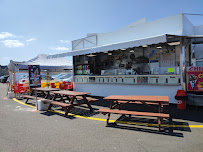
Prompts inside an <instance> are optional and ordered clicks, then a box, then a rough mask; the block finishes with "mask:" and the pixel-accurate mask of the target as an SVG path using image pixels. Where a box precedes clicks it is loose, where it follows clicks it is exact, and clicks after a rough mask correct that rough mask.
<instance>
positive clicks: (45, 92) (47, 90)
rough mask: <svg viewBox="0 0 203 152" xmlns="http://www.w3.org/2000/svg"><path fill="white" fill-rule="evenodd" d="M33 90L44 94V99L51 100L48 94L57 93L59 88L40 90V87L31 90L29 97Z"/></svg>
mask: <svg viewBox="0 0 203 152" xmlns="http://www.w3.org/2000/svg"><path fill="white" fill-rule="evenodd" d="M35 90H36V91H40V92H42V94H44V96H45V98H52V96H51V94H50V92H51V91H58V90H60V89H59V88H42V87H40V88H32V92H31V96H33V95H34V92H35Z"/></svg>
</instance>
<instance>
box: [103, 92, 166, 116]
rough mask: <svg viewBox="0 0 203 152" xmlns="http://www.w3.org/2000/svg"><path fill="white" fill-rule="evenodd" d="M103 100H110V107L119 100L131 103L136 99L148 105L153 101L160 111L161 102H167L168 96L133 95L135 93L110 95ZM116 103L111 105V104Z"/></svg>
mask: <svg viewBox="0 0 203 152" xmlns="http://www.w3.org/2000/svg"><path fill="white" fill-rule="evenodd" d="M104 99H105V100H109V101H111V104H110V108H111V109H112V108H114V107H117V106H118V105H119V101H127V102H126V103H125V104H127V103H133V102H136V101H139V102H141V103H142V104H144V105H148V106H149V105H150V104H151V103H152V104H153V103H155V104H157V105H158V112H159V113H160V112H161V109H162V107H163V104H169V98H168V96H135V95H111V96H108V97H105V98H104ZM114 103H116V105H114V106H113V104H114Z"/></svg>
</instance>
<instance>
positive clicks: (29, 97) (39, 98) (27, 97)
mask: <svg viewBox="0 0 203 152" xmlns="http://www.w3.org/2000/svg"><path fill="white" fill-rule="evenodd" d="M23 98H26V99H27V100H26V101H25V103H28V100H29V99H34V100H35V99H36V97H35V96H30V95H23ZM37 100H44V98H41V97H37ZM46 100H48V99H46Z"/></svg>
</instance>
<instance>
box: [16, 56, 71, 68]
mask: <svg viewBox="0 0 203 152" xmlns="http://www.w3.org/2000/svg"><path fill="white" fill-rule="evenodd" d="M47 56H48V55H47V54H40V55H38V56H37V57H35V58H33V59H31V60H29V61H27V62H23V63H20V64H18V68H19V69H28V65H40V69H70V70H71V69H72V67H73V65H72V61H69V60H67V59H65V58H54V59H47Z"/></svg>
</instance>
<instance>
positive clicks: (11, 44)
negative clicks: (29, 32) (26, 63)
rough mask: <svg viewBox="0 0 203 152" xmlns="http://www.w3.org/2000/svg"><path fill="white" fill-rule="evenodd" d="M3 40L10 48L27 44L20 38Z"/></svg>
mask: <svg viewBox="0 0 203 152" xmlns="http://www.w3.org/2000/svg"><path fill="white" fill-rule="evenodd" d="M1 42H2V43H3V44H4V45H5V46H6V47H8V48H15V47H23V46H25V45H24V44H23V43H22V42H20V41H19V40H4V41H1Z"/></svg>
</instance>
